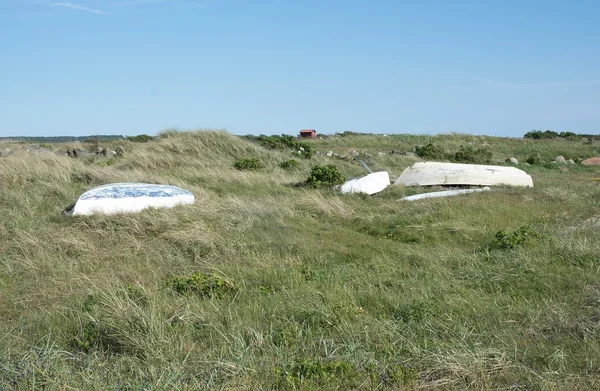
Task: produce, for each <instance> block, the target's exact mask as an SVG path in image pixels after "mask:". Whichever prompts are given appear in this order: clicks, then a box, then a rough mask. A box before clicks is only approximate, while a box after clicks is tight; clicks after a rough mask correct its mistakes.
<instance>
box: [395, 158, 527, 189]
mask: <svg viewBox="0 0 600 391" xmlns="http://www.w3.org/2000/svg"><path fill="white" fill-rule="evenodd" d="M394 184H396V185H404V186H436V185H468V186H501V185H504V186H525V187H533V181H532V179H531V176H529V175H527V173H525V172H524V171H522V170H519V169H518V168H515V167H503V166H488V165H481V164H458V163H435V162H425V163H424V162H421V163H415V164H414V165H412V166H411V167H408V168H407V169H406V170H404V172H403V173H402V174H401V175H400V177H398V179H397V180H396V182H394Z"/></svg>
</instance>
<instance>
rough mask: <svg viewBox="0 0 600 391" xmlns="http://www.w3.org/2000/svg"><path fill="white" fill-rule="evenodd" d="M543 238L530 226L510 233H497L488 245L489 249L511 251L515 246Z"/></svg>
mask: <svg viewBox="0 0 600 391" xmlns="http://www.w3.org/2000/svg"><path fill="white" fill-rule="evenodd" d="M544 238H545V236H544V235H542V234H540V233H539V232H537V231H536V230H535V229H533V228H531V227H530V226H527V225H526V226H522V227H520V228H518V229H516V230H514V231H512V232H510V233H507V232H506V231H498V232H496V235H494V239H493V240H492V243H491V244H490V248H492V249H499V250H511V249H513V248H515V247H517V246H524V245H529V244H532V243H534V242H537V241H539V240H541V239H544Z"/></svg>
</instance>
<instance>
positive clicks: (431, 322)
mask: <svg viewBox="0 0 600 391" xmlns="http://www.w3.org/2000/svg"><path fill="white" fill-rule="evenodd" d="M309 142H310V143H311V144H312V146H313V147H314V148H315V149H316V150H318V151H320V152H321V155H320V156H314V157H313V158H312V159H310V160H307V159H302V158H298V157H296V159H297V160H298V161H299V166H298V167H297V168H295V169H291V170H284V169H282V168H280V167H279V163H281V162H282V161H284V160H287V159H290V158H291V157H293V156H292V154H291V152H290V151H285V150H281V151H279V150H267V149H265V148H263V147H261V146H260V145H259V144H256V143H251V142H249V141H247V140H244V139H242V138H239V137H235V136H232V135H230V134H227V133H225V132H211V131H199V132H179V133H176V132H165V133H163V134H161V135H160V137H159V138H158V139H157V140H155V141H151V142H148V143H140V144H136V143H130V142H127V141H123V142H122V145H123V146H124V148H125V151H126V153H125V155H124V156H123V157H121V158H117V159H115V160H114V161H111V162H110V164H106V163H101V162H87V161H84V160H77V159H71V158H69V157H67V156H60V155H58V154H54V153H39V154H34V153H30V152H27V151H24V150H17V151H16V152H15V153H13V154H11V155H9V156H7V157H2V158H0V216H1V219H0V298H1V300H0V390H3V389H7V390H12V389H15V390H25V389H45V390H65V389H90V390H98V389H103V390H175V389H177V390H197V389H225V390H234V389H235V390H242V389H248V390H255V389H265V390H269V389H304V390H340V389H365V390H383V389H398V390H417V389H418V390H423V389H425V390H427V389H442V390H455V389H456V390H464V389H473V390H498V389H515V390H559V389H561V390H562V389H569V390H574V389H581V390H587V389H598V388H600V342H599V341H600V340H599V338H598V337H599V336H600V273H599V271H600V244H599V243H600V240H599V239H600V186H599V185H598V182H597V181H594V178H596V177H600V169H599V168H589V167H583V166H578V165H568V166H565V167H567V168H568V170H567V171H564V170H563V169H561V167H560V165H557V164H545V165H544V164H541V165H532V166H527V165H521V166H520V168H522V169H523V170H525V171H527V172H528V173H530V174H531V175H532V177H533V180H534V186H535V187H534V188H533V189H511V188H504V189H496V190H495V191H492V192H489V193H485V194H472V195H469V196H464V197H456V198H447V199H435V200H426V201H422V202H412V203H408V202H399V201H398V199H399V198H401V197H402V196H404V195H407V194H414V193H415V192H417V191H421V190H419V189H416V190H415V189H409V188H402V187H399V186H390V187H389V188H388V189H386V190H385V191H384V192H382V193H380V194H377V195H375V196H373V197H366V196H361V195H341V194H338V193H336V192H334V191H331V190H315V189H309V188H305V187H298V186H296V185H297V184H298V183H300V182H302V181H303V180H304V179H305V178H306V177H307V175H308V172H309V170H310V167H311V166H312V165H314V164H329V163H333V164H335V165H336V166H337V167H338V168H339V169H340V171H341V172H342V173H343V174H345V175H346V176H348V177H352V176H357V175H362V174H364V169H363V168H362V167H361V166H360V164H359V163H357V162H354V161H352V160H350V159H338V158H335V157H334V158H328V157H326V156H324V154H325V153H326V152H327V151H329V150H332V151H334V152H336V153H339V154H348V153H349V152H350V151H353V150H355V151H358V152H360V153H365V152H366V153H368V154H369V155H370V157H369V155H363V157H364V159H365V160H366V161H367V163H368V164H369V166H370V167H371V168H372V169H373V170H388V171H389V172H390V175H391V177H392V180H394V179H395V178H396V177H397V176H398V175H399V174H400V173H401V172H402V170H403V169H404V168H406V167H407V166H409V165H410V164H412V163H413V162H414V161H417V160H418V159H417V158H415V157H413V156H405V155H395V154H394V155H392V154H390V152H391V151H392V150H394V149H395V150H402V151H411V150H412V149H413V147H414V146H415V145H424V144H427V143H429V142H432V143H434V144H438V145H443V146H444V147H445V148H447V149H448V150H456V149H458V147H459V145H467V144H471V145H473V146H474V147H479V146H480V145H482V144H484V143H485V144H489V147H488V148H489V149H490V150H491V151H492V152H493V159H494V160H497V161H504V159H506V158H508V157H511V156H515V157H517V158H518V159H519V161H522V162H524V161H525V159H526V158H527V157H528V156H529V155H531V154H534V153H539V154H540V156H541V157H542V158H543V159H545V160H547V161H550V160H551V159H553V158H554V157H555V156H556V155H563V156H564V157H565V158H567V159H569V158H573V159H578V158H585V157H589V156H594V155H600V148H599V147H598V144H597V143H596V144H591V145H588V144H583V143H581V142H570V141H565V140H560V141H559V140H522V139H500V138H493V137H483V136H481V137H480V136H467V135H444V136H435V137H431V136H408V135H397V136H387V137H386V136H374V135H373V136H348V137H333V138H327V139H324V140H310V141H309ZM76 146H77V145H75V144H70V145H65V146H64V147H65V149H66V147H71V148H72V147H76ZM377 152H384V153H385V155H383V156H378V154H377ZM246 157H256V158H259V159H260V160H261V161H262V162H263V163H264V164H265V168H263V169H261V170H256V171H240V170H236V169H235V168H233V162H234V161H235V160H236V159H238V158H246ZM131 181H140V182H154V183H166V184H172V185H177V186H181V187H184V188H187V189H189V190H191V191H192V192H193V193H194V194H195V196H196V203H195V204H194V205H192V206H185V207H177V208H174V209H171V210H158V209H154V210H146V211H144V212H142V213H139V214H132V215H118V216H90V217H65V216H62V215H61V211H62V210H63V209H64V208H65V207H67V206H68V205H69V204H72V203H73V202H74V201H75V200H76V199H77V197H78V196H79V195H80V194H81V193H82V192H83V191H85V190H87V189H89V188H90V187H93V186H96V185H100V184H104V183H110V182H131ZM524 226H527V227H530V228H531V230H532V231H533V232H535V233H537V234H538V235H537V236H536V235H533V236H531V237H525V238H524V239H523V242H522V243H521V244H518V245H516V246H514V247H513V248H503V247H502V246H501V245H498V243H496V244H494V243H495V242H494V238H495V234H496V233H497V232H498V231H500V230H503V231H506V232H507V233H508V234H510V233H511V232H513V231H515V230H518V229H519V228H520V227H524ZM505 247H506V246H505ZM195 273H201V275H202V276H203V277H199V276H198V275H196V279H192V278H191V277H192V276H194V275H195ZM175 277H181V278H180V279H179V280H176V281H179V283H180V284H182V286H184V287H187V288H189V290H187V291H185V290H181V291H180V292H179V293H178V292H177V291H176V290H175V289H173V281H174V278H175Z"/></svg>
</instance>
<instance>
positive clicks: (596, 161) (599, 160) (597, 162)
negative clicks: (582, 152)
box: [581, 156, 600, 166]
mask: <svg viewBox="0 0 600 391" xmlns="http://www.w3.org/2000/svg"><path fill="white" fill-rule="evenodd" d="M581 164H583V165H584V166H600V157H598V156H595V157H591V158H589V159H585V160H584V161H582V162H581Z"/></svg>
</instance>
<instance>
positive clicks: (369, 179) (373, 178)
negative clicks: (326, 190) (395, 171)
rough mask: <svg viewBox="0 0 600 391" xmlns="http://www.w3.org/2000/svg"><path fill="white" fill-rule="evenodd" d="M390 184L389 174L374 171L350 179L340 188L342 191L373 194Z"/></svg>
mask: <svg viewBox="0 0 600 391" xmlns="http://www.w3.org/2000/svg"><path fill="white" fill-rule="evenodd" d="M389 185H390V174H388V172H387V171H379V172H374V173H372V174H369V175H365V176H363V177H360V178H355V179H350V180H349V181H347V182H346V183H344V184H343V185H342V186H341V188H340V190H341V192H342V193H366V194H368V195H373V194H375V193H379V192H380V191H382V190H384V189H385V188H386V187H388V186H389Z"/></svg>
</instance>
